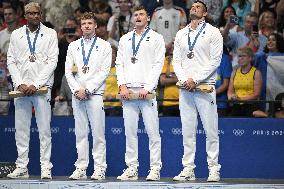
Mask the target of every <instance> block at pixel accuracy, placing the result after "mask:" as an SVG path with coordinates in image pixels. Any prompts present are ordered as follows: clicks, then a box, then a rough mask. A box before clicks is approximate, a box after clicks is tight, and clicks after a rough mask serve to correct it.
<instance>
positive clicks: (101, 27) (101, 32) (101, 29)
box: [96, 19, 118, 48]
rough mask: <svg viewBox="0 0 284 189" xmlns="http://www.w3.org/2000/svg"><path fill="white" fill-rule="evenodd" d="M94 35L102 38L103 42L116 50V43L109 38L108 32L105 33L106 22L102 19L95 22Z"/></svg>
mask: <svg viewBox="0 0 284 189" xmlns="http://www.w3.org/2000/svg"><path fill="white" fill-rule="evenodd" d="M96 35H97V36H98V37H100V38H102V39H103V40H105V41H107V42H109V43H110V44H111V45H112V46H114V47H116V48H117V47H118V42H117V41H116V40H114V39H113V38H111V37H109V32H108V31H107V21H105V20H103V19H98V20H97V29H96Z"/></svg>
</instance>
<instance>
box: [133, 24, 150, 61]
mask: <svg viewBox="0 0 284 189" xmlns="http://www.w3.org/2000/svg"><path fill="white" fill-rule="evenodd" d="M149 30H150V28H149V27H148V26H147V29H146V31H145V32H144V33H143V34H142V37H141V38H140V41H139V42H138V44H137V47H136V48H135V32H133V36H132V52H133V56H134V57H135V56H136V55H137V52H138V50H139V47H140V44H141V42H142V40H143V39H144V37H145V36H146V34H147V33H148V32H149Z"/></svg>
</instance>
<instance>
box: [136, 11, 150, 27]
mask: <svg viewBox="0 0 284 189" xmlns="http://www.w3.org/2000/svg"><path fill="white" fill-rule="evenodd" d="M148 21H150V18H149V16H148V14H147V12H146V11H145V10H144V9H142V10H138V11H135V12H134V25H135V27H136V28H143V27H146V26H147V25H148Z"/></svg>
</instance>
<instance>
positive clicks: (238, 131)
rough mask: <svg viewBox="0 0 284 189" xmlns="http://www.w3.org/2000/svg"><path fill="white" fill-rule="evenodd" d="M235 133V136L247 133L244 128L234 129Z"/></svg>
mask: <svg viewBox="0 0 284 189" xmlns="http://www.w3.org/2000/svg"><path fill="white" fill-rule="evenodd" d="M233 133H234V135H235V136H242V135H243V134H244V133H245V131H244V130H243V129H234V130H233Z"/></svg>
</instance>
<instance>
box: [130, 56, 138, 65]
mask: <svg viewBox="0 0 284 189" xmlns="http://www.w3.org/2000/svg"><path fill="white" fill-rule="evenodd" d="M136 60H137V58H135V56H133V57H131V63H132V64H135V63H136Z"/></svg>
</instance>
